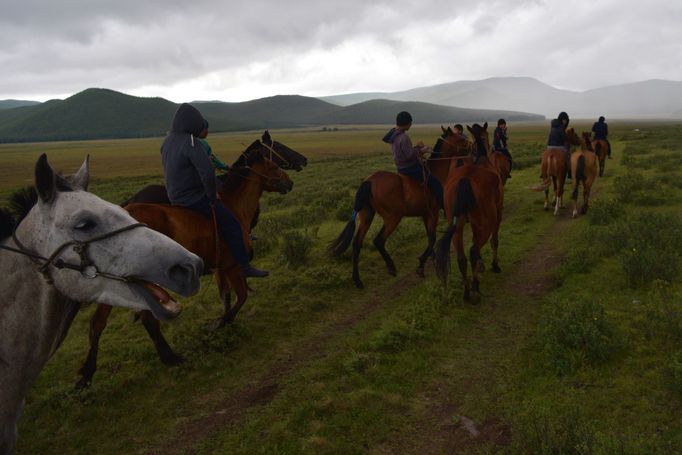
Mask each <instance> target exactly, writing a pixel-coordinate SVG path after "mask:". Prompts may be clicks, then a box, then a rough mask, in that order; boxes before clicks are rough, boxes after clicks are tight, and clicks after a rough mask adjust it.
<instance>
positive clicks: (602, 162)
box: [599, 156, 606, 177]
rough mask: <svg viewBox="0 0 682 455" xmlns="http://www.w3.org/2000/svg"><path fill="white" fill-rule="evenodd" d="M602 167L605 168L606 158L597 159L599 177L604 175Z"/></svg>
mask: <svg viewBox="0 0 682 455" xmlns="http://www.w3.org/2000/svg"><path fill="white" fill-rule="evenodd" d="M604 167H606V156H600V157H599V177H602V176H603V175H604Z"/></svg>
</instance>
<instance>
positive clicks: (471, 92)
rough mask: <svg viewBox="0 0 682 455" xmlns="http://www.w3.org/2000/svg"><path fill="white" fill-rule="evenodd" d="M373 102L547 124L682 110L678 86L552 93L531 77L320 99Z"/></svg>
mask: <svg viewBox="0 0 682 455" xmlns="http://www.w3.org/2000/svg"><path fill="white" fill-rule="evenodd" d="M376 98H383V99H390V100H397V101H421V102H425V103H434V104H439V105H444V106H458V107H462V108H476V109H509V110H513V111H521V112H537V113H540V114H543V115H545V116H547V117H549V118H553V117H555V116H556V115H557V114H558V113H559V112H560V111H567V112H568V113H569V114H570V115H571V116H572V117H588V118H592V117H596V116H599V115H605V116H606V117H607V118H614V117H615V118H618V117H620V118H625V117H630V118H638V117H654V116H658V117H662V118H668V117H673V116H675V113H676V112H678V111H680V109H682V82H678V81H665V80H660V79H652V80H648V81H642V82H635V83H631V84H621V85H613V86H608V87H602V88H598V89H594V90H587V91H584V92H576V91H570V90H562V89H557V88H554V87H552V86H550V85H547V84H545V83H543V82H541V81H538V80H537V79H533V78H530V77H494V78H489V79H483V80H478V81H458V82H451V83H447V84H439V85H433V86H428V87H419V88H415V89H411V90H405V91H399V92H391V93H388V92H383V93H378V92H370V93H350V94H345V95H334V96H326V97H321V98H320V99H323V100H325V101H329V102H330V103H335V104H338V105H340V106H346V105H349V104H354V103H359V102H362V101H367V100H370V99H376ZM678 115H679V114H678Z"/></svg>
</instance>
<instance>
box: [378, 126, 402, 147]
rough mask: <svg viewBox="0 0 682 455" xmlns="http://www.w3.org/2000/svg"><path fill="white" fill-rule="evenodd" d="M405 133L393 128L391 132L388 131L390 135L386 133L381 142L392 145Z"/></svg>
mask: <svg viewBox="0 0 682 455" xmlns="http://www.w3.org/2000/svg"><path fill="white" fill-rule="evenodd" d="M403 133H404V131H403V130H399V129H398V128H391V129H390V130H388V133H386V134H385V135H384V137H382V138H381V140H382V141H384V142H385V143H387V144H392V143H393V141H395V138H396V137H398V136H400V135H401V134H403Z"/></svg>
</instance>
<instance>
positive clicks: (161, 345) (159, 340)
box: [140, 310, 185, 366]
mask: <svg viewBox="0 0 682 455" xmlns="http://www.w3.org/2000/svg"><path fill="white" fill-rule="evenodd" d="M140 319H141V320H142V325H143V326H144V328H145V330H147V333H148V334H149V338H151V339H152V341H153V342H154V347H155V348H156V352H157V353H158V354H159V359H161V362H163V364H164V365H168V366H175V365H180V364H181V363H182V362H184V361H185V359H183V358H182V356H180V355H178V354H176V353H175V352H173V349H171V347H170V346H169V345H168V342H167V341H166V339H165V338H164V337H163V333H161V323H160V322H159V320H158V319H156V318H155V317H154V316H153V315H152V313H151V311H147V310H143V311H140Z"/></svg>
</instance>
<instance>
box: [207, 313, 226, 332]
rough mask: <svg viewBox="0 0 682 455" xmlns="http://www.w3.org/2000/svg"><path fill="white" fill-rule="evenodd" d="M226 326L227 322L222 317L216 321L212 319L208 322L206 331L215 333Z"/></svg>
mask: <svg viewBox="0 0 682 455" xmlns="http://www.w3.org/2000/svg"><path fill="white" fill-rule="evenodd" d="M226 324H227V320H226V319H225V317H224V316H221V317H219V318H218V319H214V320H212V321H209V325H208V329H209V330H210V331H211V332H215V331H217V330H220V329H222V328H223V327H225V325H226Z"/></svg>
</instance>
